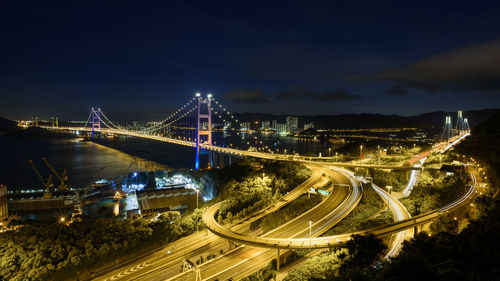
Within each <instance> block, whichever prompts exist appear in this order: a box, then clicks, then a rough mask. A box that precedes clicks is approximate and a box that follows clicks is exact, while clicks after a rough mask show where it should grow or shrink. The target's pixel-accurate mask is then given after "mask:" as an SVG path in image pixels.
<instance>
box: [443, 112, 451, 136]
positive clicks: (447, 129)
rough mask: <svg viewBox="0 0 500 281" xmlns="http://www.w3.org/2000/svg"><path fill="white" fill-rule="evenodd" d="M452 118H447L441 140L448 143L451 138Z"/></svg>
mask: <svg viewBox="0 0 500 281" xmlns="http://www.w3.org/2000/svg"><path fill="white" fill-rule="evenodd" d="M451 127H452V125H451V116H446V117H445V121H444V127H443V133H442V134H441V140H446V141H447V142H448V141H449V140H450V138H451V130H452V128H451Z"/></svg>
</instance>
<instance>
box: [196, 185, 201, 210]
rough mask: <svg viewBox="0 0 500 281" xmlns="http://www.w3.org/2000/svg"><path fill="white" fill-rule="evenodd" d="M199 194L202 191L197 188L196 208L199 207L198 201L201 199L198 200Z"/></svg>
mask: <svg viewBox="0 0 500 281" xmlns="http://www.w3.org/2000/svg"><path fill="white" fill-rule="evenodd" d="M198 194H200V191H199V190H198V189H197V190H196V209H198V201H200V200H198Z"/></svg>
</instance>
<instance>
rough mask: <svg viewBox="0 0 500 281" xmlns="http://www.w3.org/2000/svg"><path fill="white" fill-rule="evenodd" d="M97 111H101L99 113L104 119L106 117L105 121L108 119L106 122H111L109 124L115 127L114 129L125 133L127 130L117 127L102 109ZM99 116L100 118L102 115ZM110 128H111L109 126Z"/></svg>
mask: <svg viewBox="0 0 500 281" xmlns="http://www.w3.org/2000/svg"><path fill="white" fill-rule="evenodd" d="M97 111H99V113H101V115H102V117H104V119H106V121H108V122H109V124H111V125H113V127H114V128H113V129H116V130H123V131H125V129H123V128H122V127H120V126H118V125H116V124H115V123H113V122H112V121H111V120H109V118H108V117H107V116H106V114H104V112H103V111H102V110H101V109H100V108H98V109H97ZM98 116H100V115H99V114H98ZM101 121H103V120H102V119H101ZM103 123H104V122H103ZM108 127H109V126H108Z"/></svg>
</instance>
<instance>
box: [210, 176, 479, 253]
mask: <svg viewBox="0 0 500 281" xmlns="http://www.w3.org/2000/svg"><path fill="white" fill-rule="evenodd" d="M470 177H471V181H472V184H471V185H469V186H467V187H466V192H465V193H464V194H463V195H462V196H461V197H460V198H458V199H457V200H455V201H453V202H451V203H450V204H448V205H446V206H444V207H442V208H440V209H437V210H434V211H430V212H427V213H425V214H421V215H419V216H416V217H413V218H411V217H409V214H408V212H407V211H406V209H405V207H404V206H403V205H402V204H401V203H400V202H399V201H398V200H396V199H394V198H393V197H392V196H390V195H388V194H387V193H386V192H385V191H384V190H382V189H381V188H379V187H375V186H374V188H375V190H376V191H377V192H379V195H381V196H382V197H383V198H385V200H388V202H389V207H390V208H391V206H392V209H393V212H394V213H395V214H396V216H395V218H396V220H397V221H396V222H394V223H392V224H387V225H383V226H378V227H374V228H370V229H366V230H362V231H358V232H353V233H345V234H339V235H334V236H324V237H315V238H288V239H282V238H268V237H266V238H265V239H264V238H263V237H254V236H251V235H244V234H241V233H234V232H233V233H232V237H230V239H234V240H236V241H239V242H241V243H243V242H244V243H246V244H249V245H259V246H260V247H267V248H286V249H319V248H332V247H336V246H341V245H342V244H343V243H345V242H346V241H348V240H349V239H350V236H351V235H354V234H360V235H363V234H374V235H375V236H377V237H385V236H387V235H391V234H394V233H398V232H401V231H403V230H407V229H410V228H413V227H415V226H418V225H421V224H425V223H428V222H429V221H431V220H432V219H434V218H436V217H438V216H439V215H441V214H443V213H446V212H449V211H450V210H452V209H454V208H456V207H459V206H460V205H462V204H464V203H465V202H467V201H468V200H470V199H471V198H472V197H473V195H474V191H476V188H477V180H476V176H475V174H474V173H472V172H471V173H470ZM210 227H213V226H210ZM223 235H224V234H223ZM307 242H309V243H307Z"/></svg>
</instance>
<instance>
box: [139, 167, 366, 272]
mask: <svg viewBox="0 0 500 281" xmlns="http://www.w3.org/2000/svg"><path fill="white" fill-rule="evenodd" d="M325 173H327V174H329V176H330V177H333V181H334V182H336V183H341V184H348V183H349V178H347V177H346V176H345V175H344V174H341V173H339V172H334V171H328V170H326V169H325ZM335 189H336V190H337V191H339V192H333V193H331V194H330V195H329V196H328V197H327V198H326V199H325V200H324V201H323V202H322V203H320V204H319V205H317V206H316V207H314V208H312V209H310V210H309V211H307V212H305V213H304V214H302V215H300V216H299V217H297V218H295V219H293V220H291V221H289V222H288V223H285V224H283V225H281V226H280V227H278V228H276V229H274V230H272V231H270V232H268V233H266V234H265V235H263V236H262V237H271V236H272V237H280V239H288V238H294V237H303V238H302V239H304V240H305V241H306V242H307V243H309V242H308V241H309V239H310V238H309V221H312V227H311V234H312V235H311V237H317V236H319V235H321V234H322V233H323V232H325V231H326V230H328V229H329V228H331V227H332V226H333V225H335V224H336V223H337V222H339V221H340V220H341V219H342V218H343V217H345V216H346V215H347V214H348V213H349V212H350V211H351V210H352V209H354V207H356V205H357V203H358V202H359V200H360V199H361V190H360V187H359V186H358V185H357V184H356V186H350V185H349V187H346V186H336V187H335ZM207 213H208V212H207ZM212 223H217V222H215V220H214V221H212V222H211V224H212ZM233 233H236V232H233ZM238 234H239V233H238ZM241 235H245V236H248V237H255V236H253V235H252V234H248V233H241ZM276 255H277V250H275V249H259V248H254V247H248V246H240V247H237V248H236V249H235V250H233V251H232V252H230V253H228V254H226V255H224V256H221V257H220V258H218V259H215V260H212V261H210V262H208V263H205V264H203V265H201V266H199V269H200V270H201V273H202V277H203V280H215V279H219V280H225V278H230V277H231V278H234V279H238V278H240V277H244V276H247V275H249V274H251V273H252V272H254V271H256V270H258V269H260V268H262V267H264V266H265V265H267V263H268V262H269V261H270V260H271V259H273V258H275V257H276ZM160 275H161V273H160ZM148 278H152V279H148V280H157V279H155V277H154V276H148ZM139 280H142V279H139ZM143 280H146V279H143ZM158 280H160V279H158ZM167 280H194V272H184V273H180V274H178V275H177V276H175V277H173V278H169V279H167Z"/></svg>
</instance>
